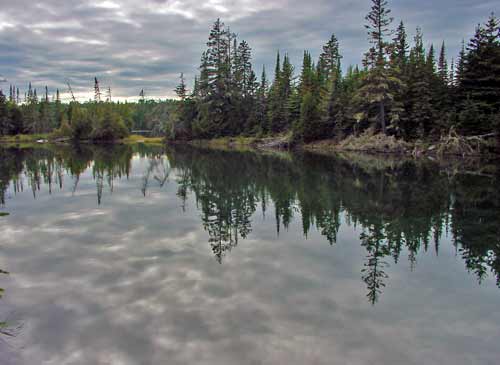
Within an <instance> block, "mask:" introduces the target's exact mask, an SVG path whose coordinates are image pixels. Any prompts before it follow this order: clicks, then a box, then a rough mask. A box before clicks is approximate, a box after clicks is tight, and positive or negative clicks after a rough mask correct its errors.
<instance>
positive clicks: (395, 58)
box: [390, 21, 409, 75]
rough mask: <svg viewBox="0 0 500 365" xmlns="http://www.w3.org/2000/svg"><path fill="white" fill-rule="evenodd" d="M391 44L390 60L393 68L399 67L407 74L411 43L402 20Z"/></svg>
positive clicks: (399, 69) (402, 72) (401, 72)
mask: <svg viewBox="0 0 500 365" xmlns="http://www.w3.org/2000/svg"><path fill="white" fill-rule="evenodd" d="M392 41H393V43H392V45H391V56H390V58H391V59H390V62H391V67H392V68H398V71H399V73H400V74H402V75H403V74H405V72H406V65H407V63H408V50H409V45H408V41H407V35H406V29H405V26H404V23H403V22H402V21H401V22H400V23H399V25H398V28H397V29H396V35H395V37H394V38H393V40H392Z"/></svg>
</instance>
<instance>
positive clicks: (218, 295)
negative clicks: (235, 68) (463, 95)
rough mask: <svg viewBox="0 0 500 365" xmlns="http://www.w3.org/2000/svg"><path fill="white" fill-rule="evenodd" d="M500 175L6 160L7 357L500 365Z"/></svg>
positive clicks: (57, 151)
mask: <svg viewBox="0 0 500 365" xmlns="http://www.w3.org/2000/svg"><path fill="white" fill-rule="evenodd" d="M499 171H500V170H499V169H497V168H495V167H494V166H493V167H492V166H488V167H485V166H483V165H478V166H472V167H468V166H464V164H462V163H460V164H457V165H453V164H448V165H447V166H445V167H443V166H440V165H438V164H437V163H434V162H432V161H421V162H418V163H417V162H414V161H403V160H399V161H390V160H389V159H374V158H371V157H366V156H351V155H347V156H346V155H343V156H331V157H324V156H314V155H309V154H301V155H297V154H296V155H293V154H281V153H280V154H277V153H259V154H257V153H252V152H226V151H209V150H202V149H193V148H188V147H175V148H173V147H169V148H159V147H158V148H145V147H134V148H132V147H128V146H114V147H110V146H109V147H89V146H80V147H46V148H36V149H14V148H10V149H0V203H1V206H0V213H9V215H5V216H1V217H0V232H1V233H0V234H1V236H0V269H2V273H0V287H2V288H3V289H4V290H5V291H4V292H1V293H0V294H2V295H3V296H2V298H1V299H0V322H5V324H4V326H3V327H0V330H1V331H3V332H4V334H3V335H2V334H0V363H1V364H29V365H31V364H57V365H60V364H381V365H382V364H453V365H456V364H498V360H499V359H500V348H499V346H498V338H499V335H500V326H499V325H500V311H499V308H500V290H499V285H500V239H499V237H500V172H499ZM2 215H3V214H2ZM3 271H5V272H6V273H4V272H3ZM7 272H8V273H7ZM9 335H13V336H9Z"/></svg>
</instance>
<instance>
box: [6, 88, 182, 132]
mask: <svg viewBox="0 0 500 365" xmlns="http://www.w3.org/2000/svg"><path fill="white" fill-rule="evenodd" d="M94 92H95V96H94V100H90V101H88V102H84V103H80V102H77V101H76V100H73V101H71V102H70V103H69V104H65V103H62V102H61V97H60V92H59V90H56V92H55V94H54V95H49V91H48V88H47V87H45V90H44V93H43V95H41V96H39V95H38V94H37V90H36V89H35V88H33V87H32V85H31V83H30V84H29V86H28V90H27V92H26V94H25V95H24V96H23V97H22V98H21V96H20V92H19V88H17V87H15V86H13V85H11V86H10V88H9V95H8V96H7V95H5V94H4V93H3V92H2V91H1V90H0V136H2V135H4V136H5V135H17V134H44V133H54V134H56V135H58V136H61V137H69V138H72V139H76V140H82V139H91V140H111V139H117V138H122V137H125V136H127V135H128V134H129V133H130V132H131V131H133V130H148V131H150V132H151V134H152V135H163V134H164V132H163V126H164V122H165V120H167V119H168V115H169V113H170V111H171V110H172V109H174V107H175V104H176V103H177V102H176V101H169V100H167V101H155V100H147V99H146V98H145V95H144V91H141V97H140V100H139V101H138V102H137V103H127V102H124V103H122V102H112V100H111V89H110V88H108V89H107V91H106V97H105V100H102V99H103V98H102V97H101V91H100V88H99V81H98V80H97V78H95V83H94Z"/></svg>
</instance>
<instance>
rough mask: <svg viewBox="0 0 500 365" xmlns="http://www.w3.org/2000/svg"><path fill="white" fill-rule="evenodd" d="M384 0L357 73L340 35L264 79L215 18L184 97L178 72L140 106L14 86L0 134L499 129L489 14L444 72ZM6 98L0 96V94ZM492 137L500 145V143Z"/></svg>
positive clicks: (305, 136) (499, 85)
mask: <svg viewBox="0 0 500 365" xmlns="http://www.w3.org/2000/svg"><path fill="white" fill-rule="evenodd" d="M390 14H391V10H390V9H389V7H388V2H387V1H386V0H372V7H371V10H370V12H369V13H368V15H367V16H366V18H365V19H366V22H367V23H366V25H365V28H366V29H367V31H368V36H369V41H370V44H371V46H370V48H369V49H368V51H367V52H366V53H365V57H364V61H363V66H364V67H363V69H361V70H360V69H359V68H358V66H349V67H347V69H346V71H347V72H346V73H345V75H344V74H343V73H342V67H341V59H342V55H341V52H340V44H339V40H338V39H337V37H336V36H335V34H332V36H331V37H330V38H329V39H328V41H327V42H326V44H325V45H324V46H323V47H322V50H321V53H320V55H319V58H318V60H317V62H315V61H314V60H313V58H312V56H311V54H310V53H309V52H308V51H304V58H303V61H302V67H301V69H300V75H298V76H296V75H294V67H293V65H292V62H291V60H290V58H289V56H288V54H286V53H285V54H284V55H283V56H282V55H281V54H280V52H277V56H276V65H275V71H274V79H273V80H272V82H269V81H268V77H267V75H266V72H265V70H264V69H263V72H262V75H261V78H260V81H258V80H257V77H256V75H255V72H254V70H253V66H252V49H251V47H250V45H249V44H248V43H247V42H246V41H245V40H241V41H239V40H238V39H237V36H236V34H235V33H233V32H232V31H231V30H230V29H229V27H226V25H225V24H224V23H223V22H222V21H221V20H220V19H217V20H216V21H215V22H214V24H213V26H212V28H211V30H210V34H209V37H208V40H207V43H206V45H207V48H206V50H205V51H204V52H203V53H202V56H201V62H200V68H199V74H198V75H196V76H195V79H194V85H193V88H192V92H191V93H190V92H189V91H188V87H187V84H186V80H185V79H184V75H183V74H181V77H180V82H179V84H178V86H177V87H176V88H175V92H176V94H177V97H178V99H177V100H166V101H154V100H149V99H147V98H146V94H145V92H144V89H143V90H141V92H140V94H139V95H140V100H139V102H137V103H119V102H118V103H113V102H111V90H108V96H107V98H106V102H105V103H104V102H102V101H101V92H100V89H99V82H98V80H97V78H95V79H94V92H95V98H94V99H95V100H94V102H87V103H81V104H80V103H77V102H75V101H73V102H71V103H70V104H62V103H61V101H60V98H59V91H56V96H55V97H53V98H52V100H53V101H50V98H49V95H48V90H47V88H45V93H44V95H43V96H42V97H41V100H40V99H39V97H38V96H37V90H36V89H34V88H33V87H32V85H31V83H30V84H29V86H28V91H27V93H26V97H25V100H24V102H21V101H20V98H19V90H18V89H16V87H15V86H10V89H9V98H8V100H7V98H6V97H5V96H2V97H0V134H4V135H5V134H7V135H9V134H19V133H47V132H52V131H54V130H56V131H57V134H58V135H61V136H68V137H70V138H73V139H96V140H109V139H116V138H122V137H123V136H125V135H126V134H128V133H129V132H130V131H133V130H147V131H152V135H153V136H167V137H168V138H170V139H179V140H190V139H212V138H219V137H222V138H224V137H235V136H238V135H242V136H257V135H258V136H265V135H269V134H271V135H273V134H282V133H283V134H287V133H289V134H292V135H293V141H294V142H295V143H303V142H310V141H314V140H317V139H328V138H338V139H340V138H345V137H348V136H350V135H352V134H354V135H359V134H361V133H363V132H364V131H365V130H367V129H370V130H372V131H376V132H379V131H380V132H382V133H384V134H386V135H390V136H396V137H397V138H403V139H405V140H417V139H425V140H428V139H433V140H439V139H440V138H441V136H443V135H448V134H449V132H450V130H454V131H458V132H459V133H460V134H462V135H478V134H492V133H496V132H497V131H498V123H499V122H498V115H499V113H500V21H499V20H498V18H496V17H495V16H494V15H493V14H492V15H491V16H490V18H489V19H488V21H487V22H486V24H484V25H480V26H478V27H477V29H476V33H475V35H474V37H473V38H472V39H471V40H470V42H469V43H468V46H467V47H465V44H464V45H463V48H462V51H461V52H460V55H459V57H458V60H457V62H456V64H455V62H453V61H452V62H451V65H450V66H449V63H448V60H447V55H446V48H445V44H444V43H443V44H442V45H441V49H440V52H439V56H438V57H437V60H436V54H435V51H434V46H433V45H431V46H430V47H429V49H425V47H424V43H425V42H424V40H423V35H422V32H421V30H420V28H417V32H416V35H415V37H414V42H413V45H412V46H411V49H410V44H409V43H408V36H407V34H406V29H405V25H404V24H403V22H400V23H399V24H398V26H397V27H396V29H392V28H391V24H392V21H393V18H392V17H391V16H390ZM2 95H3V94H2ZM499 142H500V138H499Z"/></svg>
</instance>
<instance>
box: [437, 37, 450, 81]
mask: <svg viewBox="0 0 500 365" xmlns="http://www.w3.org/2000/svg"><path fill="white" fill-rule="evenodd" d="M438 74H439V78H440V79H441V83H442V84H443V85H446V86H448V84H449V83H448V77H449V70H448V61H447V60H446V46H445V44H444V41H443V43H442V45H441V51H440V52H439V61H438Z"/></svg>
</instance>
